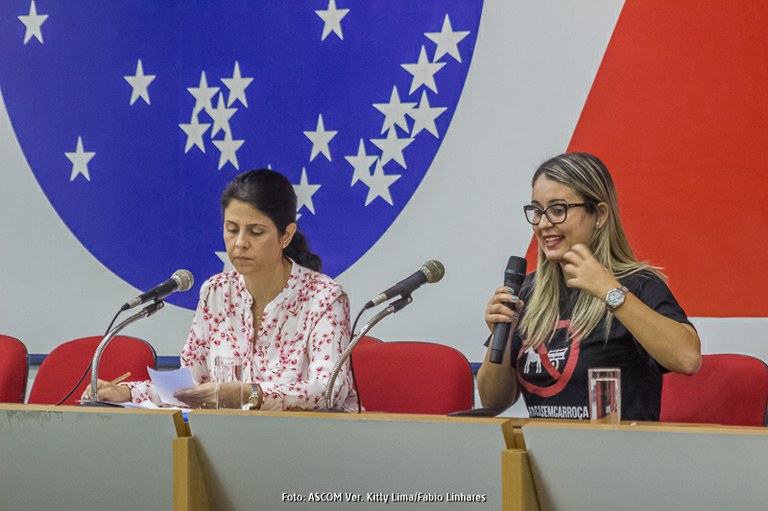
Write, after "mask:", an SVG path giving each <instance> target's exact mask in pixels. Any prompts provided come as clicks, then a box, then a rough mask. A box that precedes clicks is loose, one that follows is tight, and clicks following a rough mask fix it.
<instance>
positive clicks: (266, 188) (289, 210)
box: [221, 169, 322, 271]
mask: <svg viewBox="0 0 768 511" xmlns="http://www.w3.org/2000/svg"><path fill="white" fill-rule="evenodd" d="M233 199H234V200H239V201H243V202H247V203H248V204H250V205H251V206H253V207H254V208H256V209H258V210H259V211H261V212H262V213H264V214H265V215H267V216H268V217H269V219H270V220H272V222H273V223H274V224H275V226H276V227H277V230H278V232H279V233H280V234H284V233H285V228H286V227H288V225H289V224H292V223H295V222H296V192H295V191H294V190H293V185H292V184H291V182H290V181H289V180H288V178H286V177H285V176H284V175H282V174H281V173H279V172H275V171H274V170H271V169H258V170H251V171H248V172H244V173H242V174H239V175H237V176H235V178H234V179H233V180H232V181H230V182H229V184H228V185H227V187H226V188H225V189H224V192H223V193H222V194H221V209H222V211H223V210H225V209H227V206H229V203H230V202H231V201H232V200H233ZM283 254H284V255H286V256H287V257H290V258H291V259H293V260H294V261H296V262H297V263H298V264H300V265H302V266H304V267H306V268H309V269H310V270H315V271H320V270H321V268H322V261H321V260H320V256H318V255H317V254H313V253H312V252H311V251H310V250H309V242H307V238H305V237H304V235H303V234H302V233H301V232H299V230H298V229H296V233H295V234H294V235H293V238H292V239H291V243H290V244H289V245H288V246H287V247H286V248H285V249H284V250H283Z"/></svg>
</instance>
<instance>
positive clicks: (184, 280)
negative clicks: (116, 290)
mask: <svg viewBox="0 0 768 511" xmlns="http://www.w3.org/2000/svg"><path fill="white" fill-rule="evenodd" d="M194 283H195V278H194V277H193V276H192V273H191V272H189V271H188V270H176V271H175V272H173V275H171V278H170V279H168V280H166V281H165V282H163V283H162V284H159V285H157V286H155V287H153V288H152V289H150V290H149V291H147V292H146V293H141V294H140V295H139V296H137V297H136V298H134V299H133V300H130V301H128V302H125V303H124V304H123V306H122V307H120V311H127V310H128V309H133V308H134V307H137V306H139V305H141V304H142V303H147V302H148V301H150V300H154V301H158V300H162V299H163V298H165V297H166V296H168V295H170V294H171V293H175V292H176V291H187V290H188V289H189V288H191V287H192V284H194Z"/></svg>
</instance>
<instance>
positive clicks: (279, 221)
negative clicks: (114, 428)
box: [86, 169, 356, 411]
mask: <svg viewBox="0 0 768 511" xmlns="http://www.w3.org/2000/svg"><path fill="white" fill-rule="evenodd" d="M221 206H222V209H223V212H224V242H225V244H226V248H227V256H228V257H229V260H230V261H231V262H232V265H233V266H234V268H235V269H234V270H232V271H230V272H225V273H219V274H218V275H214V276H213V277H211V278H210V279H208V280H207V281H206V282H205V283H204V284H203V286H202V287H201V289H200V301H199V302H198V305H197V310H196V312H195V317H194V320H193V322H192V327H191V328H190V331H189V338H188V339H187V342H186V344H185V345H184V349H183V350H182V352H181V365H182V366H186V367H189V368H190V369H191V370H192V374H193V376H194V377H195V378H196V380H197V381H198V382H199V385H197V386H196V387H193V388H190V389H184V390H182V391H179V392H178V393H177V394H176V398H177V399H179V400H180V401H182V402H184V403H187V404H188V405H189V406H191V407H206V406H213V405H214V404H215V402H216V387H215V384H214V383H213V382H212V375H213V367H214V360H215V358H216V357H217V356H224V357H232V356H235V357H242V358H243V361H244V362H243V373H244V375H245V381H247V382H248V383H242V384H241V383H230V384H223V385H222V386H221V387H222V388H221V389H220V396H222V397H221V398H222V399H226V398H227V397H228V396H229V397H235V401H239V400H240V398H241V396H244V400H246V401H248V402H249V403H251V404H252V405H253V406H254V407H257V408H261V409H265V410H289V409H302V410H314V409H318V408H321V407H322V406H323V404H324V403H323V396H324V394H325V389H326V384H327V382H328V379H329V376H330V373H331V370H332V369H333V366H334V364H335V363H336V361H337V360H338V359H339V356H340V355H341V353H342V351H343V349H344V348H345V347H346V346H347V344H348V343H349V340H350V325H349V299H348V298H347V295H346V293H345V292H344V290H343V289H342V288H341V286H340V285H339V284H337V283H336V282H334V281H333V280H332V279H331V278H330V277H328V276H327V275H323V274H322V273H319V271H320V265H321V262H320V258H319V257H318V256H317V255H315V254H313V253H312V252H310V250H309V246H308V244H307V240H306V238H304V236H303V235H302V234H301V233H300V232H298V229H297V225H296V194H295V192H294V189H293V185H292V184H291V182H290V181H288V179H286V178H285V177H284V176H283V175H282V174H280V173H278V172H275V171H273V170H267V169H261V170H253V171H250V172H246V173H244V174H240V175H239V176H237V177H235V179H234V180H232V182H231V183H230V184H229V185H228V186H227V188H226V189H225V190H224V193H223V194H222V196H221ZM335 387H336V388H335V389H334V402H333V407H334V408H336V409H340V410H345V411H352V410H355V409H356V394H355V392H354V389H353V388H352V380H351V375H350V374H349V372H348V371H347V370H346V369H345V370H342V371H341V373H340V374H339V377H338V378H337V379H336V384H335ZM89 392H90V391H89V390H87V391H86V393H89ZM99 399H103V400H107V401H112V402H126V401H134V402H137V403H140V402H142V401H147V400H151V401H153V402H155V403H157V404H161V402H160V399H159V397H158V396H157V393H156V392H155V391H154V389H153V388H152V384H151V383H150V382H133V383H127V384H120V385H111V384H109V383H108V382H103V381H99Z"/></svg>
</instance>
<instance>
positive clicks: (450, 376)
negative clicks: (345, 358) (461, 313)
mask: <svg viewBox="0 0 768 511" xmlns="http://www.w3.org/2000/svg"><path fill="white" fill-rule="evenodd" d="M352 367H353V369H354V371H355V378H356V380H357V388H358V391H359V392H360V400H361V402H362V405H363V406H364V407H365V409H366V410H367V411H380V412H392V413H425V414H439V415H446V414H449V413H452V412H456V411H459V410H466V409H468V408H472V404H473V401H474V378H473V376H472V368H471V367H470V365H469V362H468V361H467V359H466V358H465V357H464V355H463V354H462V353H461V352H459V351H457V350H456V349H454V348H451V347H449V346H444V345H442V344H434V343H428V342H382V343H372V344H368V345H367V346H355V349H354V350H353V353H352Z"/></svg>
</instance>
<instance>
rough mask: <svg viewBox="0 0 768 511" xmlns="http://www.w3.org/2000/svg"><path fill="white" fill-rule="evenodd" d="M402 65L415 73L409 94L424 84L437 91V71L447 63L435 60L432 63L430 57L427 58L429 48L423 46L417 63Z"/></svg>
mask: <svg viewBox="0 0 768 511" xmlns="http://www.w3.org/2000/svg"><path fill="white" fill-rule="evenodd" d="M400 65H401V66H403V68H405V70H406V71H408V72H409V73H411V74H412V75H413V81H412V82H411V91H410V92H409V93H408V94H413V92H414V91H415V90H416V89H418V88H419V87H421V86H422V85H424V86H426V87H429V88H430V89H432V91H433V92H437V85H435V73H437V72H438V71H440V68H442V67H443V66H444V65H445V62H435V63H433V64H430V62H429V58H427V50H426V49H424V47H423V46H422V47H421V52H419V61H418V62H417V63H416V64H400Z"/></svg>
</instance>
